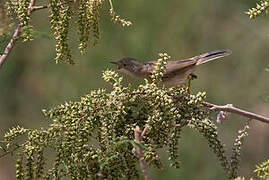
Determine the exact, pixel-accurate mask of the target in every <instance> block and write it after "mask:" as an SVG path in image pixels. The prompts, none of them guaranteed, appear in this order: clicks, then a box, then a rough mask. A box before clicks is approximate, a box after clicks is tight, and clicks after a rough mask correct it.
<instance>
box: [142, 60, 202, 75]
mask: <svg viewBox="0 0 269 180" xmlns="http://www.w3.org/2000/svg"><path fill="white" fill-rule="evenodd" d="M196 62H197V60H196V59H193V58H191V59H184V60H177V61H168V62H167V65H166V70H169V72H173V71H178V70H180V69H184V68H186V67H190V66H193V65H195V64H196ZM156 63H157V62H156V61H149V62H147V63H145V65H146V66H147V67H148V70H149V71H150V72H152V71H153V70H154V67H155V66H156ZM152 65H153V66H152Z"/></svg>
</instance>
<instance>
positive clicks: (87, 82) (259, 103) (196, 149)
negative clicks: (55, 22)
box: [0, 0, 269, 180]
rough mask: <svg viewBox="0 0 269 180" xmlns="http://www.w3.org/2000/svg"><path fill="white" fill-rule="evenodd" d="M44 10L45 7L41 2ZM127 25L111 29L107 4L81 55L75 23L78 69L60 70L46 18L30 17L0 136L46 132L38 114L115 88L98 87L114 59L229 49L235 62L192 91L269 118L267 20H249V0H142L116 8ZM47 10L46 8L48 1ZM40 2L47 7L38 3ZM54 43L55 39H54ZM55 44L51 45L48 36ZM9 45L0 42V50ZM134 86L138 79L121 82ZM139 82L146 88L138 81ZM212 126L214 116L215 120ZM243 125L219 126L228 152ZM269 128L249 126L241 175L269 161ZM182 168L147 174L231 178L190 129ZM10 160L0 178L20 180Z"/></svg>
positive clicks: (44, 13) (8, 86) (212, 68)
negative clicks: (95, 37)
mask: <svg viewBox="0 0 269 180" xmlns="http://www.w3.org/2000/svg"><path fill="white" fill-rule="evenodd" d="M37 2H40V1H37ZM113 2H114V8H115V10H116V12H118V14H120V15H121V17H126V18H127V19H128V20H131V21H132V23H133V26H131V27H125V28H122V27H121V26H120V25H114V24H113V23H112V22H111V21H110V18H111V17H110V16H109V3H108V2H105V7H104V8H102V12H101V17H100V18H101V19H100V32H101V39H100V41H99V44H98V45H97V46H95V47H93V48H89V49H88V51H87V53H86V55H80V53H79V50H78V49H77V47H78V36H77V28H76V26H75V23H72V25H71V29H70V35H71V36H70V39H69V43H70V46H71V47H72V53H73V58H74V60H75V62H76V65H74V66H72V65H67V64H57V65H56V64H55V62H54V57H55V55H56V53H55V49H54V47H55V41H54V39H53V38H52V36H51V34H49V33H51V30H50V24H49V19H48V10H47V9H45V10H41V11H37V12H34V13H33V14H32V24H33V25H34V27H35V28H36V30H37V31H39V35H38V36H37V37H36V38H35V40H34V41H31V42H27V43H22V42H18V43H17V44H16V46H15V47H14V49H13V51H12V53H11V55H10V56H9V57H8V59H7V62H6V63H5V64H4V66H3V68H2V69H1V70H0V136H1V137H2V136H3V135H4V133H5V132H6V131H7V130H8V129H9V128H11V127H14V126H17V125H22V126H24V127H26V128H40V127H47V125H48V124H49V123H50V122H48V121H47V120H45V119H44V117H43V115H42V112H41V110H42V109H44V108H49V107H53V106H55V105H58V104H60V103H64V102H65V101H70V100H78V99H79V97H80V96H82V95H85V94H87V93H89V92H90V90H93V89H97V88H104V87H105V88H110V87H109V86H108V85H107V84H105V83H104V81H103V80H102V78H101V77H102V72H103V71H104V70H106V69H113V68H115V66H113V65H112V64H110V63H109V62H110V61H113V60H118V59H120V58H123V57H134V58H137V59H139V60H141V61H149V60H155V59H156V58H157V57H158V53H159V52H167V53H168V54H169V55H170V56H171V57H172V58H171V59H173V60H176V59H184V58H189V57H192V56H195V55H198V54H200V53H204V52H207V51H211V50H215V49H230V50H232V51H233V54H232V55H231V56H228V57H225V58H223V59H221V60H219V61H214V62H211V63H208V64H206V65H202V66H200V67H199V68H197V70H196V74H197V75H198V80H194V81H193V83H192V92H193V93H196V92H198V91H206V92H207V101H209V102H212V103H215V104H227V103H232V104H234V105H235V106H238V107H241V108H243V109H247V110H249V111H253V112H256V113H260V114H262V115H265V116H269V104H268V103H265V102H264V100H263V97H265V96H266V95H268V94H269V91H268V89H269V83H268V82H269V81H268V80H269V73H267V72H265V67H268V66H269V63H268V54H269V37H268V33H269V29H268V27H269V21H268V17H260V18H258V19H256V20H254V21H252V20H249V18H248V16H247V15H245V14H244V12H245V11H247V9H248V8H250V7H254V6H255V2H254V1H250V0H237V1H232V0H228V1H227V0H226V1H224V0H203V1H201V0H181V1H163V0H146V1H142V0H136V1H134V0H133V1H124V0H121V1H113ZM43 3H46V2H45V1H44V2H43ZM40 4H42V1H41V2H40ZM48 35H49V36H48ZM50 36H51V37H50ZM2 46H3V44H1V47H2ZM125 80H126V81H128V82H131V83H132V84H133V86H134V87H136V86H137V84H138V83H139V81H137V80H134V79H132V78H130V77H126V78H125ZM140 82H141V81H140ZM215 118H216V115H215V114H212V119H213V120H214V119H215ZM245 121H246V119H245V118H243V117H240V116H237V115H232V116H231V117H230V118H229V120H228V121H227V122H225V123H224V124H221V125H218V127H219V134H220V137H221V138H222V140H223V141H224V142H225V144H226V145H227V152H228V154H230V152H231V147H232V144H233V140H234V139H235V137H236V134H237V131H238V130H239V129H240V128H241V127H242V125H243V124H244V122H245ZM268 139H269V125H268V124H265V123H261V122H258V121H255V120H254V121H252V122H251V130H250V131H249V137H248V138H247V141H246V143H245V145H244V146H243V151H242V161H241V162H242V165H241V167H240V172H239V174H240V175H242V176H246V177H250V176H252V175H253V174H252V170H253V169H254V168H255V166H254V165H255V164H257V163H259V162H261V161H264V160H266V159H268V158H269V151H268V149H269V140H268ZM179 146H180V148H179V149H180V155H181V156H180V159H181V166H182V167H181V169H179V170H178V169H174V168H170V167H169V166H168V162H167V161H166V159H167V158H166V154H165V151H160V153H161V154H163V156H162V158H163V159H164V160H165V162H166V166H165V167H164V169H163V170H162V171H159V170H156V169H151V173H152V176H153V179H187V180H188V179H192V180H196V179H197V180H198V179H199V180H200V179H206V180H207V179H208V180H211V179H212V180H213V179H226V176H225V174H224V171H223V170H222V168H221V167H220V165H219V162H218V161H217V158H216V156H215V155H214V154H213V153H212V152H211V150H209V147H208V145H207V143H206V141H205V139H204V138H203V137H201V136H200V135H199V134H198V133H197V132H194V131H193V130H191V129H188V128H185V129H184V131H183V133H182V139H181V142H180V143H179ZM14 164H15V163H14V159H13V158H12V157H10V156H8V157H5V158H2V159H0V179H1V180H5V179H14V178H15V169H14Z"/></svg>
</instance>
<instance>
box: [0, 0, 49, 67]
mask: <svg viewBox="0 0 269 180" xmlns="http://www.w3.org/2000/svg"><path fill="white" fill-rule="evenodd" d="M35 1H36V0H31V2H30V4H29V6H28V15H29V16H30V15H31V14H32V12H34V11H36V10H40V9H45V8H47V7H48V6H46V5H45V6H34V5H35ZM21 30H22V26H21V24H20V23H19V24H18V26H17V28H16V29H15V31H14V34H13V36H12V38H11V39H10V41H9V43H8V45H7V46H6V48H5V51H4V53H3V54H2V55H1V56H0V68H1V67H2V66H3V64H4V62H5V61H6V59H7V57H8V55H9V54H10V52H11V50H12V48H13V47H14V46H15V43H16V41H17V39H18V38H19V36H20V34H21Z"/></svg>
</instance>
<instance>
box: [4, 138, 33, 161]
mask: <svg viewBox="0 0 269 180" xmlns="http://www.w3.org/2000/svg"><path fill="white" fill-rule="evenodd" d="M27 143H28V141H26V142H25V143H23V144H21V145H20V146H17V147H15V148H14V149H12V150H9V151H6V152H5V153H3V154H1V155H0V159H1V158H3V157H5V156H6V155H8V154H10V153H13V152H14V151H16V150H17V149H19V148H20V147H23V146H25V145H26V144H27Z"/></svg>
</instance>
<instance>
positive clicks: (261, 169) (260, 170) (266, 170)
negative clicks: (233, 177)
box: [254, 159, 269, 180]
mask: <svg viewBox="0 0 269 180" xmlns="http://www.w3.org/2000/svg"><path fill="white" fill-rule="evenodd" d="M254 172H255V173H256V174H257V176H258V177H259V178H261V179H262V180H267V179H268V178H269V159H268V160H267V161H265V162H263V163H261V164H259V165H257V166H256V169H255V171H254Z"/></svg>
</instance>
